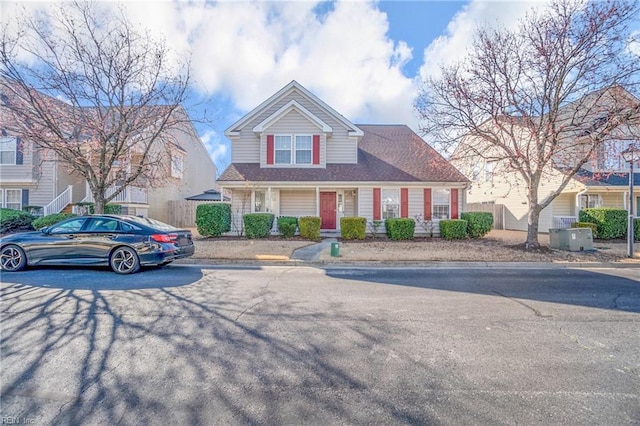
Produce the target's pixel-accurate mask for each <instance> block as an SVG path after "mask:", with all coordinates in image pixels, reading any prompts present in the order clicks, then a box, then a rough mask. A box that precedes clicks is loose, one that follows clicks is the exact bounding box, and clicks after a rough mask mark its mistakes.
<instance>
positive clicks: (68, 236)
mask: <svg viewBox="0 0 640 426" xmlns="http://www.w3.org/2000/svg"><path fill="white" fill-rule="evenodd" d="M76 237H77V235H74V234H69V235H67V238H68V239H70V240H73V239H74V238H76Z"/></svg>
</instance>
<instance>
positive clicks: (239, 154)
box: [231, 92, 357, 165]
mask: <svg viewBox="0 0 640 426" xmlns="http://www.w3.org/2000/svg"><path fill="white" fill-rule="evenodd" d="M291 100H295V101H296V102H298V103H299V104H300V105H302V106H303V107H304V108H306V109H307V110H308V111H309V112H311V113H312V114H313V115H315V116H316V117H318V118H319V119H320V120H322V121H324V122H325V123H326V124H328V125H329V126H331V128H332V129H333V133H332V134H331V136H330V137H328V138H327V139H326V140H325V138H324V135H323V137H322V138H321V146H320V151H321V153H320V156H321V165H324V164H325V161H323V159H326V163H356V162H357V141H356V140H355V139H349V137H348V131H347V128H346V127H344V124H342V123H341V122H338V121H337V120H335V119H334V118H333V117H332V116H331V115H330V114H328V113H327V112H326V111H325V110H324V109H322V108H320V107H319V106H318V105H316V104H315V103H314V102H311V101H310V100H308V99H307V98H306V97H304V96H302V95H301V94H299V93H297V92H293V93H291V94H290V95H289V96H286V97H285V98H283V99H280V100H279V101H278V102H275V103H273V104H272V105H270V106H269V107H268V108H266V109H265V110H264V111H262V113H261V114H259V115H258V116H256V117H255V118H254V119H253V120H251V121H249V122H247V123H245V125H244V127H243V128H242V129H240V135H239V136H237V137H233V138H232V149H231V161H232V162H233V163H258V162H261V160H262V164H264V163H265V159H266V153H265V150H266V149H265V145H266V144H265V141H264V140H263V141H262V144H261V143H260V142H261V141H260V138H259V136H258V135H256V134H255V133H254V132H253V128H254V127H255V126H257V125H258V124H260V123H261V122H263V121H264V120H265V119H267V118H268V117H269V116H271V115H272V114H274V113H275V112H277V111H278V110H279V109H280V108H282V107H283V106H284V105H286V104H287V103H288V102H290V101H291ZM288 115H289V114H287V116H288ZM287 116H285V117H283V118H282V119H281V120H284V119H285V118H287ZM299 118H300V119H302V118H303V117H302V116H300V115H299ZM304 122H306V123H309V121H308V120H307V119H306V118H305V119H304ZM290 124H292V125H295V126H298V125H299V124H295V123H290ZM302 125H303V126H304V125H307V126H308V124H304V123H303V124H302ZM275 126H278V123H274V124H273V125H272V126H271V128H270V129H269V133H271V132H273V129H274V128H276V127H275ZM314 127H315V128H316V130H314V132H319V130H317V126H315V125H314ZM279 128H281V127H279ZM284 132H285V133H293V132H292V131H290V130H285V131H284Z"/></svg>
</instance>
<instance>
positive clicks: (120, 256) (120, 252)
mask: <svg viewBox="0 0 640 426" xmlns="http://www.w3.org/2000/svg"><path fill="white" fill-rule="evenodd" d="M109 264H110V265H111V269H113V272H116V273H118V274H133V273H134V272H137V271H138V269H140V259H138V255H137V254H136V252H135V251H134V250H133V249H131V248H129V247H118V248H117V249H115V250H114V252H113V253H112V254H111V259H110V261H109Z"/></svg>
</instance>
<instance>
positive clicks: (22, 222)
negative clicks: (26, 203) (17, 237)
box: [0, 208, 34, 234]
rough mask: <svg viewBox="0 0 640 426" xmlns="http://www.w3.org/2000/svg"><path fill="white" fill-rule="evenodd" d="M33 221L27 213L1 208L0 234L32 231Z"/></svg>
mask: <svg viewBox="0 0 640 426" xmlns="http://www.w3.org/2000/svg"><path fill="white" fill-rule="evenodd" d="M33 219H34V218H33V216H31V215H30V214H29V213H27V212H23V211H20V210H13V209H3V208H0V233H2V234H5V233H7V232H18V231H32V230H33V226H32V225H31V222H33Z"/></svg>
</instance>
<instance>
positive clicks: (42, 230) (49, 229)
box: [40, 226, 51, 234]
mask: <svg viewBox="0 0 640 426" xmlns="http://www.w3.org/2000/svg"><path fill="white" fill-rule="evenodd" d="M40 232H42V233H43V234H48V233H49V232H51V228H49V227H48V226H45V227H44V228H42V229H41V230H40Z"/></svg>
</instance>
